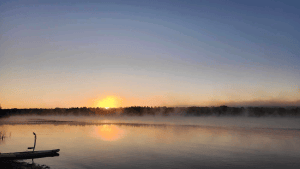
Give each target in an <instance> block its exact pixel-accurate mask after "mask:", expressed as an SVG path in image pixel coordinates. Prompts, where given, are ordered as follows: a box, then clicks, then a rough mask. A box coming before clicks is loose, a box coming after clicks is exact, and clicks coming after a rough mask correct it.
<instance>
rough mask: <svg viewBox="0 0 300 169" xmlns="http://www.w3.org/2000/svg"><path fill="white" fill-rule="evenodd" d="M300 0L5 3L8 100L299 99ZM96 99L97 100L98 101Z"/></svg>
mask: <svg viewBox="0 0 300 169" xmlns="http://www.w3.org/2000/svg"><path fill="white" fill-rule="evenodd" d="M299 7H300V2H298V1H270V0H265V1H225V0H224V1H63V2H61V1H44V2H43V1H2V2H1V3H0V11H1V12H0V18H1V19H0V103H1V105H2V107H8V108H11V107H58V106H60V107H71V106H76V107H77V106H97V105H96V103H94V102H95V100H97V99H100V98H103V97H106V96H107V95H114V96H118V97H121V98H123V100H124V103H123V104H122V106H131V105H142V106H144V105H150V106H154V105H158V106H161V105H166V106H180V105H199V106H204V105H218V104H229V105H230V104H231V105H251V104H253V103H254V102H255V103H256V102H259V101H263V104H266V105H268V103H272V104H273V103H274V102H276V103H277V102H278V103H279V102H280V103H284V104H286V105H299V100H300V99H299V98H300V93H299V85H300V71H299V69H300V68H299V66H298V65H299V64H300V57H299V56H300V49H299V46H300V43H299V40H300V33H299V31H298V29H297V28H299V27H300V19H299V18H300V17H299V16H300V15H299V14H300V12H299V10H297V9H299ZM93 100H94V101H93Z"/></svg>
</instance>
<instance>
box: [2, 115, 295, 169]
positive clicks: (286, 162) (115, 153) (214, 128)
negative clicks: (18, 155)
mask: <svg viewBox="0 0 300 169" xmlns="http://www.w3.org/2000/svg"><path fill="white" fill-rule="evenodd" d="M0 122H1V124H2V125H0V130H2V131H5V132H6V133H11V137H10V138H7V139H6V140H5V143H3V144H0V148H1V149H0V150H1V152H16V151H26V148H27V147H30V146H32V145H33V135H32V132H33V131H34V132H35V133H37V137H38V139H37V150H46V149H56V148H60V149H61V152H60V156H59V157H52V158H44V159H36V160H35V162H36V163H39V164H46V165H48V166H50V167H51V168H100V167H102V168H200V167H202V168H241V167H242V168H299V167H300V162H299V157H300V120H299V119H297V118H296V119H295V118H241V117H222V118H221V117H76V116H50V117H44V116H24V117H21V116H18V117H11V118H8V119H1V120H0Z"/></svg>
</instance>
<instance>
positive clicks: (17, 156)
mask: <svg viewBox="0 0 300 169" xmlns="http://www.w3.org/2000/svg"><path fill="white" fill-rule="evenodd" d="M58 152H59V149H54V150H43V151H25V152H15V153H2V154H0V160H22V159H33V158H44V157H55V156H59V154H58Z"/></svg>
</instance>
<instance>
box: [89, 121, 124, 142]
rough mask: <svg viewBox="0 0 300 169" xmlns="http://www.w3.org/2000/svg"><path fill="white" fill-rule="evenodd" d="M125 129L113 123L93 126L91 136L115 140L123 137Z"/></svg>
mask: <svg viewBox="0 0 300 169" xmlns="http://www.w3.org/2000/svg"><path fill="white" fill-rule="evenodd" d="M124 134H125V131H124V130H123V129H120V128H119V127H118V126H115V125H101V126H95V130H94V133H93V136H94V137H96V138H100V139H101V140H104V141H116V140H119V139H121V138H123V137H124Z"/></svg>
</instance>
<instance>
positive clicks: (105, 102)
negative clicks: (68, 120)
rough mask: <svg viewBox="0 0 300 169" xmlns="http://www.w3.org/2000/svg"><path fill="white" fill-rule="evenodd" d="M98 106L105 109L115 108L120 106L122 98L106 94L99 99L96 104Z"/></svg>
mask: <svg viewBox="0 0 300 169" xmlns="http://www.w3.org/2000/svg"><path fill="white" fill-rule="evenodd" d="M97 106H98V107H103V108H105V109H108V108H115V107H121V106H122V99H120V98H118V97H115V96H107V97H106V98H104V99H102V100H100V101H99V102H98V104H97Z"/></svg>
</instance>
